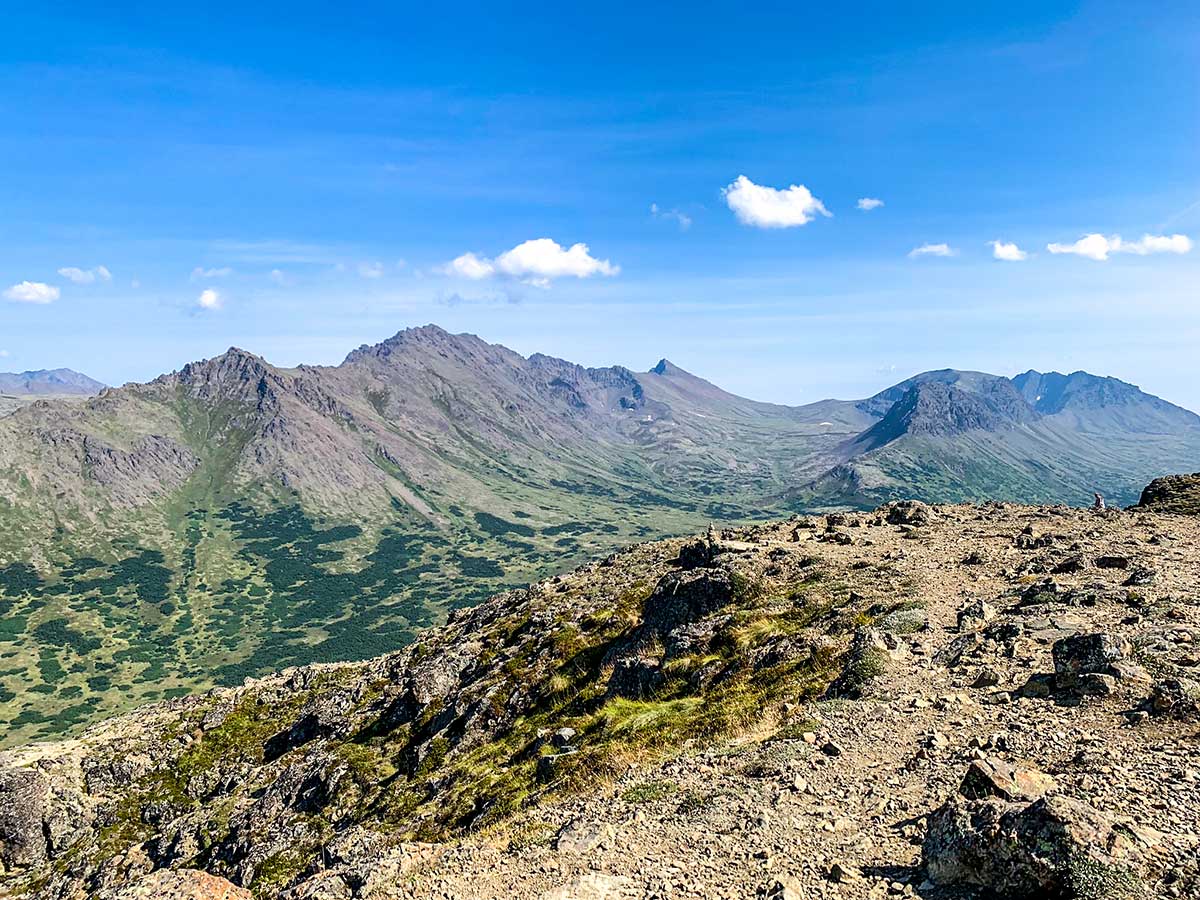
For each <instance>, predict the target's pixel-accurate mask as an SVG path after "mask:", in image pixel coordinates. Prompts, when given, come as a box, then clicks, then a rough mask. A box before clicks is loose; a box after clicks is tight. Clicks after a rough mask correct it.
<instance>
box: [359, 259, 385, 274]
mask: <svg viewBox="0 0 1200 900" xmlns="http://www.w3.org/2000/svg"><path fill="white" fill-rule="evenodd" d="M358 274H359V275H361V276H362V277H363V278H382V277H383V263H381V262H363V263H359V264H358Z"/></svg>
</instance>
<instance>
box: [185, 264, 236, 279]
mask: <svg viewBox="0 0 1200 900" xmlns="http://www.w3.org/2000/svg"><path fill="white" fill-rule="evenodd" d="M232 274H233V269H231V268H229V266H222V267H221V268H219V269H205V268H204V267H203V266H196V268H194V269H192V281H204V280H207V279H210V278H228V277H229V276H230V275H232Z"/></svg>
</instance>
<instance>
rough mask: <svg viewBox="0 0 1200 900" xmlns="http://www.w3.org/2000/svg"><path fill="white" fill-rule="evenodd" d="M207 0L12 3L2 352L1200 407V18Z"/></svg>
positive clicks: (965, 8) (13, 356)
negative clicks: (511, 353)
mask: <svg viewBox="0 0 1200 900" xmlns="http://www.w3.org/2000/svg"><path fill="white" fill-rule="evenodd" d="M39 6H41V7H45V8H38V7H39ZM199 6H201V5H194V6H193V7H192V8H189V9H186V10H180V11H171V12H169V13H164V11H163V7H162V5H161V4H148V3H146V4H131V3H114V4H107V5H104V6H103V8H101V7H100V6H99V5H97V4H86V5H85V4H77V5H73V4H42V5H38V4H26V5H25V6H24V8H21V9H17V10H9V11H7V13H6V15H7V23H6V30H7V31H8V32H9V34H10V35H20V40H10V41H8V42H6V44H5V46H4V48H3V49H2V50H0V112H2V113H3V122H4V127H3V130H2V131H0V167H2V171H3V173H4V174H3V177H0V209H2V210H3V213H4V214H3V215H2V216H0V290H3V291H4V295H3V297H0V353H3V354H6V355H5V356H3V357H0V369H5V370H20V369H26V368H42V367H52V366H60V365H63V366H70V367H72V368H77V369H79V370H81V371H84V372H87V373H89V374H91V375H93V376H94V377H97V378H100V379H101V380H104V381H106V382H109V383H121V382H123V381H126V380H145V379H148V378H151V377H153V376H155V375H156V374H158V373H160V372H162V371H166V370H170V369H173V368H178V367H179V366H180V365H182V364H183V363H184V362H186V361H188V360H191V359H195V358H201V357H205V356H212V355H215V354H217V353H220V352H222V351H223V350H224V349H225V348H226V347H228V346H229V345H231V344H236V345H238V346H243V347H246V348H247V349H250V350H253V351H255V352H258V353H261V354H263V355H264V356H266V357H267V358H268V359H270V360H271V361H273V362H276V363H279V364H282V365H292V364H296V363H299V362H320V363H335V362H338V361H340V360H341V358H342V357H343V356H344V355H345V353H346V352H347V351H348V350H349V349H351V348H352V347H354V346H357V345H358V344H360V343H365V342H375V341H378V340H381V339H383V338H385V337H387V336H388V335H390V334H392V333H394V332H395V331H397V330H398V329H400V328H402V327H405V326H408V325H416V324H424V323H426V322H437V323H439V324H441V325H443V326H444V327H446V328H449V329H451V330H455V331H472V332H475V333H478V334H480V335H481V336H483V337H485V338H487V339H489V340H494V341H499V342H502V343H505V344H507V345H509V346H511V347H513V348H514V349H516V350H519V351H521V352H524V353H531V352H534V351H543V352H547V353H553V354H556V355H559V356H564V357H567V358H570V359H573V360H576V361H579V362H583V363H586V364H593V365H602V364H610V363H621V364H625V365H628V366H630V367H632V368H636V369H645V368H648V367H649V366H651V365H653V364H654V363H655V362H656V361H657V360H658V358H659V357H662V356H666V357H669V358H671V359H672V360H674V361H675V362H676V363H678V364H680V365H682V366H684V367H685V368H688V369H690V370H692V371H694V372H697V373H698V374H701V375H704V376H705V377H708V378H710V379H711V380H713V381H716V382H717V383H719V384H721V385H722V386H723V387H726V388H728V389H731V390H734V391H737V392H738V393H742V394H746V395H748V396H752V397H756V398H760V399H767V400H774V401H779V402H788V403H803V402H808V401H812V400H816V399H819V398H821V397H826V396H840V397H857V396H865V395H867V394H870V393H872V392H874V391H875V390H878V389H879V388H881V387H884V386H886V385H887V384H890V383H892V382H895V381H897V380H899V379H900V378H903V377H906V376H907V375H910V374H912V373H913V372H916V371H920V370H923V369H929V368H941V367H944V366H953V367H959V368H974V369H982V370H987V371H993V372H999V373H1003V374H1013V373H1015V372H1017V371H1021V370H1024V369H1026V368H1030V367H1034V368H1039V369H1043V370H1045V369H1060V370H1073V369H1077V368H1084V369H1088V370H1089V371H1095V372H1100V373H1104V374H1113V375H1117V376H1119V377H1122V378H1125V379H1127V380H1130V381H1133V382H1135V383H1138V384H1140V385H1141V386H1143V387H1144V388H1146V389H1148V390H1151V391H1153V392H1155V393H1158V394H1161V395H1163V396H1165V397H1167V398H1168V399H1172V400H1175V401H1176V402H1181V403H1184V404H1185V405H1188V406H1190V407H1192V408H1194V409H1200V374H1198V372H1200V368H1198V367H1197V364H1196V360H1195V348H1196V347H1200V297H1198V291H1197V287H1198V286H1200V277H1198V276H1200V249H1192V247H1191V242H1192V241H1193V240H1200V166H1198V163H1200V103H1198V102H1197V101H1198V99H1200V80H1198V79H1197V77H1196V72H1197V71H1198V69H1200V66H1198V63H1200V59H1198V55H1200V50H1198V48H1200V11H1198V10H1197V8H1196V7H1195V4H1189V3H1174V2H1169V0H1168V2H1162V3H1155V4H1141V5H1135V4H1128V3H1115V2H1113V3H1110V2H1094V3H1077V4H1047V3H1023V2H1007V3H976V4H969V5H967V4H962V3H939V2H930V3H925V4H921V5H920V7H919V9H912V8H904V7H911V6H913V5H911V4H895V3H887V4H884V3H862V4H855V5H849V4H842V5H833V6H836V7H837V8H836V9H831V8H830V6H831V5H830V4H796V3H791V4H744V3H743V4H695V3H691V4H680V5H677V6H676V5H672V4H657V5H648V4H644V3H642V4H636V5H634V4H628V5H626V4H597V5H592V6H589V7H587V8H571V7H577V6H579V5H575V4H556V5H545V6H531V5H528V4H523V5H516V4H513V5H501V4H489V5H472V4H460V5H456V6H454V7H453V8H450V7H446V8H439V9H437V10H436V11H435V12H430V11H429V8H428V7H426V6H423V5H415V4H413V5H410V4H404V3H391V4H387V5H382V4H381V5H374V4H358V5H356V6H354V7H353V8H342V7H331V6H329V5H328V4H321V5H317V4H312V5H308V4H303V3H299V4H297V3H289V4H286V5H284V4H272V3H261V4H254V5H252V6H254V7H255V8H254V9H248V8H247V6H251V5H247V4H240V5H237V6H234V5H229V6H228V7H225V8H222V7H221V6H220V5H218V4H209V5H205V8H203V9H201V8H198V7H199ZM742 177H744V179H745V181H739V179H740V178H742ZM739 185H740V186H739ZM792 186H796V189H795V190H792V191H789V188H791V187H792ZM731 188H732V189H731ZM864 198H875V199H878V200H881V201H882V202H883V205H882V206H878V207H876V208H874V209H870V210H866V211H864V210H860V209H859V208H858V201H859V200H860V199H864ZM655 210H656V211H655ZM826 213H828V215H826ZM1085 235H1093V236H1098V237H1092V238H1089V239H1088V242H1087V243H1085V244H1078V245H1077V244H1076V242H1077V241H1079V240H1080V239H1081V238H1083V237H1084V236H1085ZM1118 235H1119V236H1120V242H1117V241H1116V240H1115V238H1116V236H1118ZM1146 236H1149V240H1147V239H1146ZM546 239H548V240H546ZM531 241H541V243H527V242H531ZM549 241H553V242H555V243H554V244H551V243H549ZM993 241H996V242H1001V244H1000V245H994V244H992V243H990V242H993ZM576 244H584V245H586V251H585V250H584V249H583V248H575V249H572V248H573V247H574V245H576ZM1010 244H1013V245H1016V246H1015V247H1008V246H1007V245H1010ZM942 245H944V247H943V246H942ZM1050 245H1055V246H1056V247H1057V248H1058V249H1059V250H1060V251H1063V252H1051V250H1050V249H1049V247H1050ZM922 247H926V248H933V249H931V250H928V251H927V252H925V253H918V254H917V255H915V256H914V255H913V251H915V250H917V249H918V248H922ZM510 251H511V252H510ZM1066 251H1070V252H1066ZM997 253H999V254H1000V255H1002V256H1008V257H1020V256H1022V254H1024V258H1023V259H1021V258H1010V259H997V258H995V256H996V254H997ZM468 254H469V255H468ZM1098 257H1105V258H1103V259H1101V258H1098ZM456 261H457V262H456ZM468 275H470V276H474V277H466V276H468Z"/></svg>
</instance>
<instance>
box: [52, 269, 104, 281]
mask: <svg viewBox="0 0 1200 900" xmlns="http://www.w3.org/2000/svg"><path fill="white" fill-rule="evenodd" d="M58 274H59V275H61V276H62V277H63V278H65V279H67V281H73V282H75V284H91V283H92V282H94V281H112V272H110V271H108V269H107V268H105V267H104V266H96V268H94V269H77V268H76V267H75V266H64V267H63V268H61V269H59V270H58Z"/></svg>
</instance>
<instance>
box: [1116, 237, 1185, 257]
mask: <svg viewBox="0 0 1200 900" xmlns="http://www.w3.org/2000/svg"><path fill="white" fill-rule="evenodd" d="M1116 252H1118V253H1136V254H1137V255H1138V256H1149V255H1150V254H1151V253H1177V254H1180V255H1183V254H1184V253H1191V252H1192V239H1191V238H1190V237H1188V236H1187V235H1186V234H1172V235H1165V234H1143V235H1142V239H1141V240H1140V241H1132V242H1130V243H1122V244H1121V246H1120V247H1118V248H1116Z"/></svg>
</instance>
